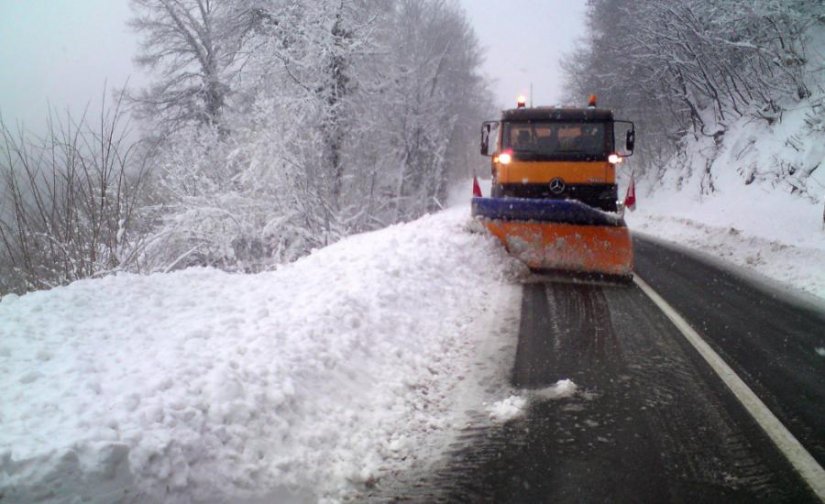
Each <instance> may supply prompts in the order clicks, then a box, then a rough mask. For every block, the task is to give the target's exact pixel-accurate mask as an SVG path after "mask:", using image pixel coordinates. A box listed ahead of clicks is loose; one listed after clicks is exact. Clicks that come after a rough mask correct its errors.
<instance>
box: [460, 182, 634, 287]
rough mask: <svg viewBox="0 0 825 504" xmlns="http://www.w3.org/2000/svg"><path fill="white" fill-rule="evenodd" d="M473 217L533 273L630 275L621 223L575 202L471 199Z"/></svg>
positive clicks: (627, 244) (627, 245)
mask: <svg viewBox="0 0 825 504" xmlns="http://www.w3.org/2000/svg"><path fill="white" fill-rule="evenodd" d="M473 215H474V216H475V217H477V218H480V219H481V221H482V222H483V223H484V225H485V226H486V227H487V229H488V230H489V231H490V233H492V234H493V235H494V236H496V237H497V238H498V239H499V240H500V241H501V242H502V243H503V244H504V246H505V247H506V248H507V250H508V252H509V253H510V254H512V255H513V256H515V257H516V258H518V259H520V260H521V261H523V262H524V263H526V264H527V266H529V267H530V268H531V269H534V270H555V271H563V272H570V273H585V274H601V275H609V276H616V277H625V278H627V277H630V276H631V275H632V272H633V246H632V243H631V241H630V232H629V231H628V229H627V226H626V225H625V222H624V220H623V219H622V218H621V217H619V216H618V215H615V214H610V213H607V212H602V211H600V210H596V209H593V208H591V207H589V206H587V205H585V204H583V203H581V202H579V201H575V200H545V199H522V198H473Z"/></svg>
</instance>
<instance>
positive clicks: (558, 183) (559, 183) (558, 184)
mask: <svg viewBox="0 0 825 504" xmlns="http://www.w3.org/2000/svg"><path fill="white" fill-rule="evenodd" d="M564 187H565V186H564V180H562V179H560V178H554V179H553V180H551V181H550V192H551V193H553V194H561V193H563V192H564Z"/></svg>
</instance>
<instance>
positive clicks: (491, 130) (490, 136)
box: [481, 121, 498, 156]
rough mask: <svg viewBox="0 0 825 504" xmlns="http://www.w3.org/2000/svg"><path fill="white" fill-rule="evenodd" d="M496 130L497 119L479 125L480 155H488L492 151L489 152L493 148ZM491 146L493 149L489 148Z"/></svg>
mask: <svg viewBox="0 0 825 504" xmlns="http://www.w3.org/2000/svg"><path fill="white" fill-rule="evenodd" d="M497 132H498V122H497V121H486V122H484V123H483V124H482V125H481V155H482V156H490V155H492V154H493V153H492V152H490V151H491V150H495V142H496V139H495V134H496V133H497ZM490 147H493V149H490Z"/></svg>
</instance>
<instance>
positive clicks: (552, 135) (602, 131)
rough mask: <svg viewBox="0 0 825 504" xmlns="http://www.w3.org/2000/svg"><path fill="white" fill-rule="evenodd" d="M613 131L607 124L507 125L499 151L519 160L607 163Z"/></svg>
mask: <svg viewBox="0 0 825 504" xmlns="http://www.w3.org/2000/svg"><path fill="white" fill-rule="evenodd" d="M612 133H613V131H612V128H610V125H609V124H606V123H585V122H555V121H554V122H549V121H548V122H537V121H533V122H508V123H505V124H504V130H503V132H502V140H503V141H502V148H505V149H507V148H509V149H513V152H514V153H515V154H516V156H517V157H519V158H522V159H536V160H538V159H569V160H601V159H606V158H607V155H608V154H609V153H610V150H611V148H612V143H613V142H612V140H613V138H612V136H613V135H612Z"/></svg>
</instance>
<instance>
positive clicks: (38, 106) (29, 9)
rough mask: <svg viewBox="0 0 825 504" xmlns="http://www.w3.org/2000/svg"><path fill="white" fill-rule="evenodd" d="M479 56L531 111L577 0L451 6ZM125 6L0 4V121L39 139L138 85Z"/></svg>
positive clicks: (546, 99)
mask: <svg viewBox="0 0 825 504" xmlns="http://www.w3.org/2000/svg"><path fill="white" fill-rule="evenodd" d="M460 4H461V5H462V7H463V8H464V9H465V11H466V12H467V15H468V18H469V20H470V22H471V23H472V24H473V27H474V28H475V31H476V35H477V36H478V39H479V41H480V43H481V46H482V47H483V48H484V54H485V64H484V72H485V76H486V77H488V78H489V79H490V81H491V88H492V89H493V91H494V93H495V96H496V101H497V104H498V105H499V106H500V107H509V106H511V105H512V104H513V103H514V101H515V97H516V96H518V95H519V94H524V95H525V96H527V95H528V94H529V90H530V83H531V82H532V83H533V90H534V96H533V98H534V100H533V101H534V103H535V104H536V105H540V104H555V103H557V101H558V100H559V99H560V96H561V93H562V81H561V74H560V70H559V65H558V61H559V58H560V57H561V56H562V54H563V53H565V52H568V51H569V50H570V49H571V48H572V46H573V44H574V43H575V41H576V40H577V39H578V38H579V37H581V36H582V34H583V33H584V11H585V6H584V4H585V1H584V0H578V1H573V0H511V1H508V2H501V1H500V0H460ZM129 16H130V9H129V2H128V1H127V0H0V69H2V71H0V114H2V116H3V118H4V120H5V121H6V122H7V123H8V124H10V125H15V124H17V123H18V122H22V123H24V124H25V126H26V128H27V129H30V130H33V131H39V130H41V129H42V128H43V126H44V125H45V118H46V116H47V114H48V110H49V105H51V107H52V108H53V109H56V110H58V111H60V112H64V111H65V110H66V108H67V107H68V108H70V109H71V111H72V113H73V114H80V113H81V112H82V111H83V110H84V108H85V107H86V106H87V105H91V106H90V113H95V112H96V111H97V105H98V104H99V102H100V99H101V96H102V94H103V87H104V82H108V87H109V88H110V89H111V88H115V87H120V86H122V85H123V83H124V82H126V80H127V79H128V80H129V84H130V85H131V86H134V85H139V84H141V83H143V82H145V77H144V76H143V75H142V74H141V72H140V71H139V70H137V69H136V68H135V67H134V66H133V64H132V58H133V57H134V55H135V51H136V47H137V35H136V34H134V33H132V31H131V30H130V29H129V28H128V27H127V26H126V24H125V23H126V20H127V19H128V18H129ZM457 92H460V90H457Z"/></svg>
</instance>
